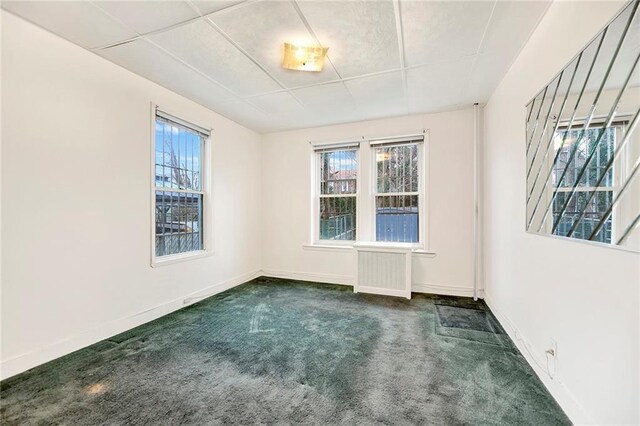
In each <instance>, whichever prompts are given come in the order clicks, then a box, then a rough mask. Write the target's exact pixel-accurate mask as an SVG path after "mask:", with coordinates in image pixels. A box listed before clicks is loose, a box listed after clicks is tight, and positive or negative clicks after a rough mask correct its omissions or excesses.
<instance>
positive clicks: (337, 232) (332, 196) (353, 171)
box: [316, 147, 358, 241]
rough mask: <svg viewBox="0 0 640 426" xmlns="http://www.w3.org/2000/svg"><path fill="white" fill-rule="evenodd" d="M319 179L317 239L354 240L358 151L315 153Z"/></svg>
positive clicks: (328, 149) (336, 150) (325, 150)
mask: <svg viewBox="0 0 640 426" xmlns="http://www.w3.org/2000/svg"><path fill="white" fill-rule="evenodd" d="M316 155H317V159H318V175H319V185H320V188H319V195H318V196H319V203H318V206H319V207H318V208H319V239H320V240H351V241H354V240H355V239H356V232H357V221H356V196H357V195H356V194H357V192H358V150H357V147H340V148H324V149H322V148H318V149H316Z"/></svg>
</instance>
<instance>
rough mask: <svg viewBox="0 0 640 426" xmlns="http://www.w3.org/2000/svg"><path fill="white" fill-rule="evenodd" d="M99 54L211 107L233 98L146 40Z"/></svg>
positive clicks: (233, 97) (111, 48)
mask: <svg viewBox="0 0 640 426" xmlns="http://www.w3.org/2000/svg"><path fill="white" fill-rule="evenodd" d="M96 53H98V54H99V55H100V56H103V57H104V58H106V59H108V60H110V61H112V62H115V63H116V64H118V65H121V66H123V67H124V68H127V69H128V70H130V71H133V72H135V73H136V74H139V75H141V76H142V77H145V78H147V79H149V80H151V81H153V82H155V83H158V84H159V85H161V86H164V87H166V88H168V89H170V90H173V91H174V92H176V93H179V94H181V95H183V96H186V97H187V98H189V99H192V100H194V101H196V102H198V103H200V104H202V105H204V106H206V107H209V108H211V109H213V110H215V109H216V107H217V105H218V104H220V103H222V102H224V101H230V100H233V99H237V98H236V97H235V96H233V95H232V94H231V93H230V92H228V91H227V90H225V89H224V88H222V87H221V86H219V85H217V84H216V83H214V82H212V81H210V80H208V79H207V78H205V77H204V76H202V75H200V74H199V73H197V72H196V71H194V70H192V69H190V68H189V67H187V66H186V65H184V64H182V63H180V62H179V61H177V60H176V59H174V58H172V57H171V56H170V55H168V54H167V53H165V52H163V51H162V50H161V49H159V48H158V47H156V46H154V45H153V44H151V43H149V42H147V41H146V40H136V41H133V42H131V43H126V44H121V45H119V46H115V47H110V48H108V49H103V50H98V51H96Z"/></svg>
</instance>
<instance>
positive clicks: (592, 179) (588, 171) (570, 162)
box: [553, 124, 621, 243]
mask: <svg viewBox="0 0 640 426" xmlns="http://www.w3.org/2000/svg"><path fill="white" fill-rule="evenodd" d="M620 126H621V125H618V126H611V127H607V128H606V129H604V134H602V136H600V135H601V133H602V132H603V129H602V125H596V124H594V125H592V126H591V127H589V128H588V129H587V130H586V132H584V135H582V133H583V126H582V125H578V126H574V127H572V129H570V130H569V131H568V132H567V128H566V127H565V128H562V129H558V131H557V132H556V135H555V137H556V140H557V141H558V142H557V143H558V145H559V144H560V143H561V141H562V138H563V136H564V134H565V132H566V133H567V135H566V139H565V140H566V142H565V144H564V145H563V147H562V150H561V151H560V154H559V156H558V161H557V162H556V163H555V164H554V168H553V184H554V188H555V187H556V186H557V189H556V190H555V191H554V195H555V197H554V199H553V226H554V228H555V231H554V234H556V235H567V234H569V233H570V232H571V233H572V235H573V237H574V238H580V239H589V238H590V236H591V234H592V233H593V231H594V230H595V229H596V227H597V226H598V225H599V223H600V220H601V219H602V217H603V216H604V215H605V213H606V212H607V210H608V208H609V206H611V204H612V202H613V198H614V192H615V186H614V185H615V183H614V180H615V176H614V167H613V166H611V167H609V168H608V169H607V167H608V165H609V163H610V161H611V160H612V158H613V155H614V152H615V149H616V134H617V132H618V127H620ZM576 141H579V142H578V144H577V145H576ZM592 150H595V151H594V155H593V156H592V158H591V160H590V161H589V163H588V164H586V168H585V162H586V161H587V159H588V157H589V155H590V153H591V152H592ZM574 151H575V152H574ZM583 168H585V171H584V172H582V169H583ZM565 169H566V171H565ZM563 172H564V173H565V174H564V177H563V178H562V182H560V185H558V180H559V179H560V177H561V176H562V173H563ZM580 173H582V177H581V178H580V181H579V182H577V179H578V176H579V174H580ZM574 186H575V193H574V194H573V195H571V192H572V190H573V188H574ZM569 197H570V198H569ZM587 202H588V204H586V203H587ZM563 209H564V210H563ZM613 224H614V218H613V215H609V216H608V218H607V219H606V221H605V222H604V224H603V226H601V230H600V231H599V232H598V233H597V235H596V236H595V238H593V240H594V241H600V242H603V243H611V240H612V238H613ZM574 228H575V229H574Z"/></svg>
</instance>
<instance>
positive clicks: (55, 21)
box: [2, 1, 137, 48]
mask: <svg viewBox="0 0 640 426" xmlns="http://www.w3.org/2000/svg"><path fill="white" fill-rule="evenodd" d="M2 8H3V9H6V10H8V11H10V12H13V13H15V14H16V15H18V16H22V17H23V18H25V19H26V20H27V21H31V22H33V23H34V24H37V25H39V26H41V27H43V28H45V29H47V30H49V31H51V32H53V33H55V34H58V35H59V36H61V37H63V38H66V39H67V40H69V41H71V42H73V43H76V44H79V45H80V46H82V47H86V48H94V47H100V46H105V45H107V44H111V43H117V42H119V41H123V40H127V39H130V38H133V37H135V36H136V35H137V34H136V33H135V32H134V31H131V30H129V29H127V28H125V26H124V25H122V24H120V23H119V22H118V21H116V20H115V19H114V18H112V17H110V16H109V15H107V14H106V13H104V12H103V11H101V10H100V9H98V8H97V7H95V6H93V5H92V4H91V3H88V2H81V1H55V2H53V1H3V2H2Z"/></svg>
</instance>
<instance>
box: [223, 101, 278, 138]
mask: <svg viewBox="0 0 640 426" xmlns="http://www.w3.org/2000/svg"><path fill="white" fill-rule="evenodd" d="M214 110H215V111H216V112H217V113H218V114H221V115H223V116H225V117H227V118H229V119H230V120H233V121H235V122H236V123H239V124H241V125H243V126H245V127H248V128H250V129H253V130H255V131H257V132H266V131H272V130H276V129H280V127H279V125H280V124H279V123H278V122H277V121H276V120H274V118H273V117H271V116H269V115H268V114H266V113H264V112H263V111H260V110H258V109H257V108H255V107H254V106H253V105H251V104H249V103H247V102H246V101H242V100H238V101H231V102H223V103H221V104H219V105H217V106H216V108H215V109H214Z"/></svg>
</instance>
